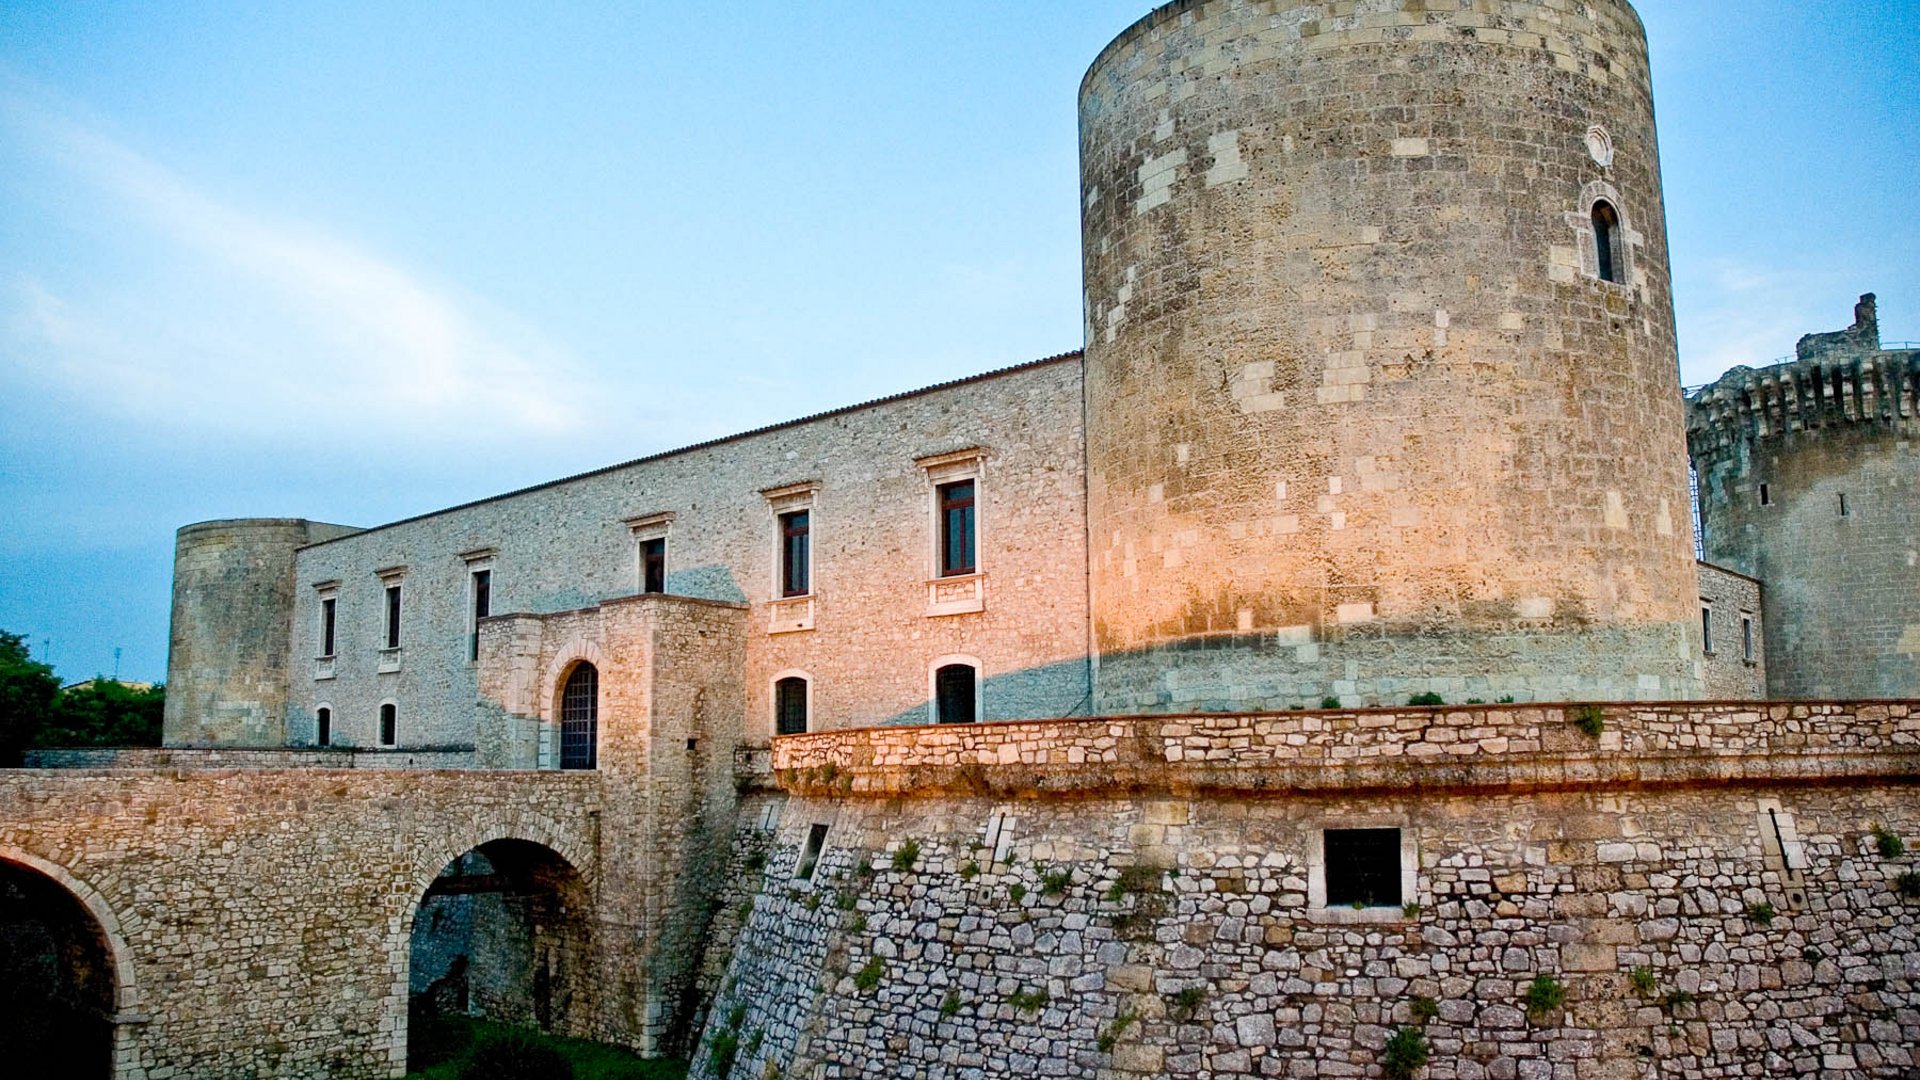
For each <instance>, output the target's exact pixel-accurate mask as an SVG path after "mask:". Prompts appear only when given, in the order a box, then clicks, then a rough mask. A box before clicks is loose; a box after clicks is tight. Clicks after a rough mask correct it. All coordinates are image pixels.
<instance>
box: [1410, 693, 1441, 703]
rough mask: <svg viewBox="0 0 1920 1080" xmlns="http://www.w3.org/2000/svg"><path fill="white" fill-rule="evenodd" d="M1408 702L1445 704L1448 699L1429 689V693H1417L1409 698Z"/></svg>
mask: <svg viewBox="0 0 1920 1080" xmlns="http://www.w3.org/2000/svg"><path fill="white" fill-rule="evenodd" d="M1407 704H1409V705H1445V704H1446V701H1445V699H1443V698H1441V696H1440V695H1439V694H1436V693H1433V692H1432V691H1428V692H1427V693H1424V694H1415V695H1413V696H1412V697H1410V698H1408V699H1407Z"/></svg>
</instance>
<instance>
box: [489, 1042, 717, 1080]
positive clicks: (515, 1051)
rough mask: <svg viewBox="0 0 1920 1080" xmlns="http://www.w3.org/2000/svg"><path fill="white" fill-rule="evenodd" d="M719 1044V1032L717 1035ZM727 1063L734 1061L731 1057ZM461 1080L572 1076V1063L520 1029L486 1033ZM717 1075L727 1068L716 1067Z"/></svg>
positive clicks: (560, 1079) (539, 1079)
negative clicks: (518, 1030) (520, 1031)
mask: <svg viewBox="0 0 1920 1080" xmlns="http://www.w3.org/2000/svg"><path fill="white" fill-rule="evenodd" d="M713 1041H714V1044H715V1045H716V1046H717V1045H718V1044H719V1042H720V1039H719V1037H718V1036H715V1038H714V1040H713ZM727 1060H728V1064H729V1065H731V1064H732V1058H731V1057H729V1058H728V1059H727ZM455 1075H457V1076H458V1077H459V1080H573V1066H572V1065H570V1064H568V1063H567V1059H566V1058H565V1057H562V1056H561V1054H560V1051H558V1050H555V1049H554V1048H553V1047H551V1046H546V1045H543V1044H542V1043H540V1042H538V1041H536V1040H535V1039H534V1038H533V1037H532V1036H529V1035H523V1034H520V1033H518V1032H503V1033H500V1034H493V1035H487V1036H485V1037H484V1038H482V1039H481V1040H480V1041H479V1042H478V1043H476V1044H475V1045H474V1048H473V1051H472V1052H471V1053H469V1054H468V1055H467V1057H466V1060H464V1061H462V1062H461V1063H460V1071H459V1072H458V1073H457V1074H455ZM715 1075H718V1076H724V1075H726V1074H725V1073H724V1072H720V1071H719V1070H718V1069H716V1070H715Z"/></svg>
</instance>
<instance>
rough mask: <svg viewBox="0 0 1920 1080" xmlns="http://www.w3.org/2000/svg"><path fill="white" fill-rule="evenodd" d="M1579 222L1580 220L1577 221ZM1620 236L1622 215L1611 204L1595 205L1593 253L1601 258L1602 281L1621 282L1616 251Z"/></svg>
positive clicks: (1600, 203) (1598, 203) (1601, 203)
mask: <svg viewBox="0 0 1920 1080" xmlns="http://www.w3.org/2000/svg"><path fill="white" fill-rule="evenodd" d="M1575 220H1579V219H1577V218H1576V219H1575ZM1619 236H1620V214H1619V213H1618V212H1617V211H1615V210H1614V208H1613V206H1612V205H1611V204H1610V203H1606V202H1597V203H1594V204H1593V251H1594V254H1595V255H1596V256H1598V258H1599V270H1600V280H1602V281H1612V282H1619V281H1620V266H1619V259H1618V258H1617V257H1616V256H1617V253H1616V251H1615V249H1614V247H1615V244H1617V243H1618V241H1619Z"/></svg>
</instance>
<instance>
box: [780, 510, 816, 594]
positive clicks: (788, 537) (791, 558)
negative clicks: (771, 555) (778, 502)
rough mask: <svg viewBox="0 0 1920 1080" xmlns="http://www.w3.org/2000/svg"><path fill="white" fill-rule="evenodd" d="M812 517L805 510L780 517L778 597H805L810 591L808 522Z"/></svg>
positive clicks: (810, 568)
mask: <svg viewBox="0 0 1920 1080" xmlns="http://www.w3.org/2000/svg"><path fill="white" fill-rule="evenodd" d="M811 516H812V515H811V514H810V513H809V512H808V511H806V510H794V511H790V512H788V513H785V514H781V515H780V595H781V596H805V595H807V594H808V593H809V592H810V591H812V589H811V585H812V583H811V582H810V581H809V577H810V576H811V570H812V567H811V566H810V565H809V559H810V555H811V553H810V551H809V538H808V535H807V533H808V520H809V518H810V517H811Z"/></svg>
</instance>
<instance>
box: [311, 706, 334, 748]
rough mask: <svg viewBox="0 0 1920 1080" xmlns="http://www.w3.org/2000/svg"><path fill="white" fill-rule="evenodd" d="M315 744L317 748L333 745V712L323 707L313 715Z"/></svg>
mask: <svg viewBox="0 0 1920 1080" xmlns="http://www.w3.org/2000/svg"><path fill="white" fill-rule="evenodd" d="M313 743H314V745H315V746H332V745H333V710H332V709H329V708H326V707H324V706H323V707H321V708H320V709H318V710H316V711H315V712H314V714H313Z"/></svg>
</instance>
